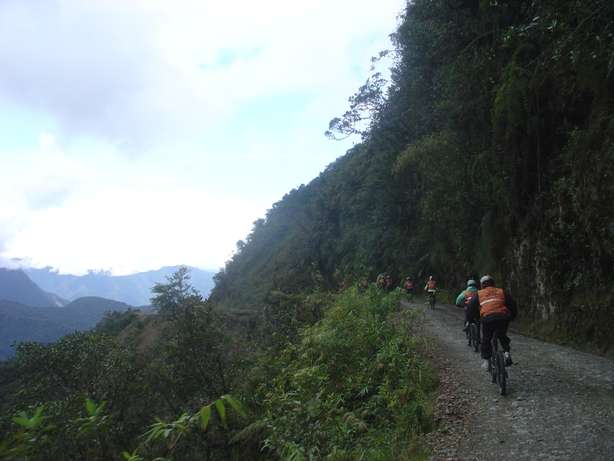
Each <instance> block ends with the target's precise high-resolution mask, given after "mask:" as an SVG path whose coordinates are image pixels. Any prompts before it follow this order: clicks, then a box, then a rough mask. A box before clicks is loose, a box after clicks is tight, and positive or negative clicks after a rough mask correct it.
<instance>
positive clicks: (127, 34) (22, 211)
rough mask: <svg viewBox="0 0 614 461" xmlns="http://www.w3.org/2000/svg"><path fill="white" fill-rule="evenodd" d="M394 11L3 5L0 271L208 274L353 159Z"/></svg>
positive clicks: (245, 5)
mask: <svg viewBox="0 0 614 461" xmlns="http://www.w3.org/2000/svg"><path fill="white" fill-rule="evenodd" d="M403 6H404V0H378V1H377V2H374V1H368V0H360V1H356V0H326V1H324V0H292V1H287V0H260V1H257V2H255V1H252V0H235V1H225V2H220V1H217V0H199V1H173V2H170V1H168V0H167V1H157V0H130V1H126V0H88V1H83V0H30V1H27V2H24V1H23V0H3V1H2V2H0V69H2V72H0V196H1V197H2V200H1V201H0V266H2V265H9V263H10V261H11V260H14V259H15V258H17V259H20V260H21V261H22V264H27V265H32V266H35V267H44V266H51V267H54V268H56V269H58V270H60V271H61V272H64V273H75V274H82V273H84V272H86V271H87V270H91V269H92V270H108V271H112V272H113V273H114V274H127V273H132V272H137V271H145V270H150V269H157V268H159V267H161V266H165V265H176V264H187V265H191V266H196V267H201V268H205V269H212V270H216V269H219V268H220V267H222V266H223V265H224V263H225V261H227V260H228V259H229V258H230V257H231V256H232V254H233V251H234V250H235V248H236V242H237V241H238V240H240V239H243V238H245V236H246V235H247V234H248V233H249V231H250V230H251V227H252V223H253V222H254V221H255V220H256V219H258V218H261V217H264V214H265V213H266V210H267V209H269V208H270V207H271V205H272V204H273V203H274V202H276V201H278V200H280V199H281V198H282V197H283V195H284V194H285V193H287V192H289V191H290V190H291V189H293V188H295V187H298V186H299V185H300V184H306V183H308V182H309V181H310V180H311V179H313V178H315V177H316V176H317V175H318V174H319V172H321V171H322V170H323V169H324V168H325V167H326V165H328V164H329V163H331V162H332V161H334V160H335V159H336V158H337V157H339V156H340V155H342V154H343V153H344V152H345V151H346V150H347V149H348V148H349V147H351V145H352V143H353V142H356V141H357V140H352V139H348V140H346V141H343V142H335V141H331V140H328V139H326V138H325V137H324V135H323V133H324V131H325V130H326V128H327V127H328V121H329V120H330V119H331V118H333V117H336V116H339V115H341V114H342V113H343V112H344V111H345V110H346V109H347V107H348V102H347V99H348V97H349V96H351V95H352V94H353V93H354V92H355V91H356V90H357V89H358V87H359V86H360V85H361V84H362V83H363V82H364V81H365V80H366V78H367V77H368V76H369V73H370V65H371V63H370V58H371V56H375V55H377V54H378V52H379V51H381V50H384V49H390V47H391V44H390V40H389V35H390V34H391V33H392V32H394V30H395V28H396V26H397V24H398V15H399V14H400V13H401V11H402V9H403Z"/></svg>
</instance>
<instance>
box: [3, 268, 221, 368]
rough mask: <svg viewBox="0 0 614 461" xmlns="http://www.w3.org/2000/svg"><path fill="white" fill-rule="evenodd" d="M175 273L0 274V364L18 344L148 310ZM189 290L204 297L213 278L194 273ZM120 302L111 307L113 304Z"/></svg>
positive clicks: (51, 338) (26, 271) (8, 271)
mask: <svg viewBox="0 0 614 461" xmlns="http://www.w3.org/2000/svg"><path fill="white" fill-rule="evenodd" d="M177 269H178V267H163V268H162V269H159V270H157V271H149V272H141V273H138V274H132V275H124V276H112V275H110V274H108V273H103V272H90V273H88V274H86V275H82V276H77V275H65V274H60V273H58V272H57V271H54V270H52V269H51V268H45V269H24V270H21V269H16V270H13V269H3V268H0V360H4V359H7V358H9V357H11V356H12V355H13V354H14V349H13V348H12V347H11V344H13V343H14V342H21V341H37V342H43V343H48V342H52V341H55V340H57V339H58V338H60V337H61V336H63V335H65V334H67V333H71V332H73V331H75V330H87V329H90V328H92V327H94V326H95V325H96V323H98V322H99V321H100V320H101V319H102V317H103V315H104V313H105V312H108V311H125V310H127V309H130V308H131V307H132V306H145V305H149V303H150V301H149V300H150V298H151V288H152V287H153V286H154V285H155V284H156V283H158V282H165V281H166V277H167V276H169V275H171V274H172V273H174V272H175V271H176V270H177ZM191 280H192V285H193V286H194V288H196V289H197V290H198V291H200V292H201V294H203V296H207V295H208V294H209V292H210V291H211V288H212V286H213V273H212V272H207V271H203V270H200V269H196V268H192V270H191ZM109 298H113V299H117V300H119V301H114V300H113V299H109Z"/></svg>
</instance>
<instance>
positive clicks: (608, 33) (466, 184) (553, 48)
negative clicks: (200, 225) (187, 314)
mask: <svg viewBox="0 0 614 461" xmlns="http://www.w3.org/2000/svg"><path fill="white" fill-rule="evenodd" d="M393 39H394V43H395V49H394V50H391V51H390V52H388V55H389V56H393V57H394V58H395V64H394V67H393V68H392V77H391V81H390V82H389V86H388V87H386V86H385V82H384V81H383V80H382V78H381V75H379V74H374V75H373V76H372V77H371V78H370V79H369V80H368V81H367V82H366V83H365V85H363V86H362V87H361V88H360V89H359V90H358V92H357V93H356V94H355V95H354V96H353V97H352V98H350V101H349V105H350V107H349V109H348V111H347V112H346V113H345V114H344V115H343V116H341V117H338V118H335V119H333V120H332V121H331V123H330V126H329V130H328V132H327V135H328V136H330V137H333V138H334V137H344V136H347V135H352V134H354V135H356V134H358V135H361V136H362V142H361V143H360V144H358V145H356V146H355V147H354V148H353V149H351V150H350V151H349V152H348V153H347V154H346V155H345V156H343V157H341V158H339V159H338V160H337V161H336V162H334V163H333V164H331V165H330V166H329V167H328V168H327V169H326V171H324V172H323V173H322V174H321V175H320V176H319V177H318V178H316V179H315V180H313V181H312V182H311V183H309V184H308V185H306V186H301V187H299V188H298V189H296V190H293V191H292V192H290V193H289V194H288V195H286V196H285V197H284V198H283V199H282V200H281V201H279V202H278V203H276V204H275V205H273V207H272V208H271V209H270V210H269V212H268V213H267V215H266V217H265V219H263V220H259V221H257V222H256V223H255V225H254V228H253V230H252V233H251V234H250V235H249V236H248V238H247V239H246V241H245V242H239V244H238V246H237V253H236V254H235V256H234V257H233V258H232V259H231V260H230V261H229V263H228V264H227V265H226V268H225V270H224V271H223V272H221V273H220V274H218V275H217V277H216V282H217V283H216V287H215V289H214V291H213V293H212V299H213V300H215V301H216V302H218V303H221V304H223V305H224V306H225V307H226V308H227V309H237V308H241V309H259V308H260V306H261V305H262V304H263V302H264V300H265V299H266V296H267V294H268V293H269V292H270V290H272V289H274V290H284V291H285V292H287V293H296V292H301V291H303V290H305V289H306V288H307V287H313V286H318V287H326V288H332V287H337V286H339V284H340V283H342V282H347V281H348V280H349V281H351V280H359V279H360V278H362V277H363V276H366V277H368V278H369V279H370V280H373V278H374V277H375V276H376V274H378V273H380V272H383V271H387V272H390V273H392V274H393V275H394V276H395V277H397V279H398V278H400V277H403V276H405V275H413V276H414V277H417V279H418V280H421V279H422V280H423V279H424V278H425V277H426V276H428V275H429V274H434V275H435V276H436V277H437V279H438V280H439V281H440V282H442V283H443V285H444V286H447V287H448V288H450V289H452V291H455V289H456V288H460V287H462V284H463V282H464V280H466V278H467V276H468V275H469V274H481V273H484V272H490V273H492V274H493V275H494V276H495V277H496V278H497V280H498V281H499V282H500V283H501V284H502V285H504V286H505V287H506V288H509V289H511V291H512V293H513V294H514V295H515V297H516V298H517V300H518V303H519V305H520V310H521V316H523V317H524V318H525V320H526V321H529V322H542V321H543V322H546V323H547V324H549V325H550V326H551V328H552V329H553V330H555V331H556V332H557V336H559V337H566V336H571V337H574V338H575V339H576V340H577V341H579V342H583V343H587V342H590V343H591V344H593V345H594V346H595V347H597V348H599V349H600V350H602V351H606V350H608V349H609V348H610V347H611V346H612V345H613V341H612V336H611V335H609V330H608V328H607V325H610V324H611V323H612V322H614V311H613V310H612V309H611V307H610V306H611V305H612V301H613V296H614V291H613V290H612V288H611V287H612V286H614V228H613V226H612V223H613V222H614V205H613V204H614V182H613V181H612V178H613V177H614V162H613V161H612V159H613V158H614V150H613V149H614V147H613V146H614V142H613V141H614V139H613V135H614V115H613V105H612V104H613V88H614V3H612V2H610V1H608V0H587V1H582V2H578V1H571V0H563V1H561V0H545V1H539V2H537V1H533V0H497V1H495V0H415V1H412V2H408V4H407V7H406V10H405V14H404V15H403V17H402V20H401V22H400V25H399V28H398V30H397V31H396V33H395V34H394V35H393Z"/></svg>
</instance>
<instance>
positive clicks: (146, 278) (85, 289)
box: [25, 266, 214, 306]
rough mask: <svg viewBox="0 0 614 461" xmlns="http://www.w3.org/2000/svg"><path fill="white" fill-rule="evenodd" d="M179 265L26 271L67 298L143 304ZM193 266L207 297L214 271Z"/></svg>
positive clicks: (193, 275)
mask: <svg viewBox="0 0 614 461" xmlns="http://www.w3.org/2000/svg"><path fill="white" fill-rule="evenodd" d="M179 267H181V266H164V267H161V268H160V269H157V270H151V271H145V272H137V273H135V274H128V275H110V274H108V273H106V272H95V271H90V272H88V273H87V274H85V275H73V274H61V273H59V272H58V271H57V270H54V269H53V268H51V267H45V268H42V269H37V268H28V269H25V272H26V273H27V274H28V276H30V278H31V279H32V280H33V281H34V282H35V283H36V284H37V285H39V286H40V287H41V288H42V289H44V290H47V291H52V292H53V293H56V294H57V295H58V296H60V297H62V298H66V299H67V300H75V299H78V298H82V297H87V296H100V297H105V298H111V299H116V300H118V301H121V302H125V303H127V304H130V305H133V306H141V305H147V304H149V299H150V297H151V289H152V288H153V286H154V285H155V284H156V283H164V282H166V277H168V276H170V275H171V274H172V273H174V272H176V271H177V269H178V268H179ZM189 269H190V275H191V280H192V284H193V286H194V287H195V288H196V289H197V290H198V291H200V292H201V294H202V295H203V296H205V297H206V296H208V295H209V292H210V290H211V289H212V288H213V275H214V273H213V272H211V271H205V270H202V269H198V268H195V267H189Z"/></svg>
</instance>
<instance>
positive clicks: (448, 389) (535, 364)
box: [404, 304, 614, 461]
mask: <svg viewBox="0 0 614 461" xmlns="http://www.w3.org/2000/svg"><path fill="white" fill-rule="evenodd" d="M404 306H405V307H406V308H410V309H419V310H421V309H424V306H418V305H416V304H412V305H409V304H404ZM424 319H425V325H424V327H425V328H424V329H425V334H426V335H427V336H428V337H430V338H432V339H433V343H432V345H433V348H432V354H433V359H434V361H435V364H436V367H437V368H438V371H439V374H440V377H441V387H440V395H439V398H438V400H437V404H436V409H435V418H436V420H437V421H438V427H439V428H438V430H437V431H435V432H433V433H432V434H430V435H429V440H430V445H431V448H432V451H433V457H432V459H434V460H516V461H518V460H576V461H578V460H587V461H589V460H591V461H594V460H614V363H613V362H612V361H610V360H607V359H604V358H601V357H597V356H594V355H590V354H585V353H582V352H578V351H575V350H573V349H570V348H566V347H561V346H556V345H553V344H548V343H544V342H542V341H539V340H536V339H532V338H527V337H525V336H521V335H517V334H511V335H510V337H511V339H512V356H513V358H514V362H515V363H514V365H513V366H512V367H510V368H509V369H508V370H509V374H510V378H509V383H508V392H509V394H508V395H507V396H505V397H501V396H499V394H498V392H497V387H496V385H494V384H491V383H490V379H489V376H488V374H487V373H486V372H485V371H483V370H482V369H481V368H480V366H479V365H480V360H481V359H480V357H479V354H476V353H474V352H472V351H471V349H470V348H469V347H468V346H467V343H466V340H465V336H464V334H463V333H462V331H461V328H462V319H463V317H462V310H461V309H459V308H456V307H454V306H444V305H437V307H436V309H435V310H427V311H425V315H424Z"/></svg>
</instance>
